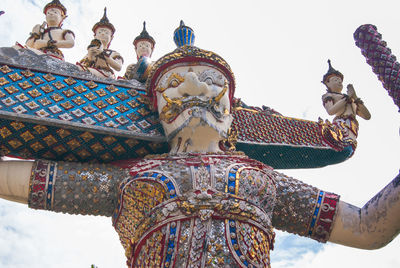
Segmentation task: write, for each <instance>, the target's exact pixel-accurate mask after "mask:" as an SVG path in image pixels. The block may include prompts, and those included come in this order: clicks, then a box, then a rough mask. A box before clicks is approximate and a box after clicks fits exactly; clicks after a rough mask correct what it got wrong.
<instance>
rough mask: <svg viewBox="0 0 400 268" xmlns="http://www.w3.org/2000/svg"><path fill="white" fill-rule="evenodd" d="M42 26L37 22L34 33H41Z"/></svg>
mask: <svg viewBox="0 0 400 268" xmlns="http://www.w3.org/2000/svg"><path fill="white" fill-rule="evenodd" d="M40 27H41V26H40V24H36V25H35V26H33V28H32V33H37V34H40Z"/></svg>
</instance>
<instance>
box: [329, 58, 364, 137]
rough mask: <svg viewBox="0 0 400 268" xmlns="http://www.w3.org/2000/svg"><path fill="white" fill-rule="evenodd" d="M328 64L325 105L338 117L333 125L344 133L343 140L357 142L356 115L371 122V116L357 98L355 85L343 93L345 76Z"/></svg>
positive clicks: (330, 112)
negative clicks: (347, 139)
mask: <svg viewBox="0 0 400 268" xmlns="http://www.w3.org/2000/svg"><path fill="white" fill-rule="evenodd" d="M328 64H329V70H328V72H327V73H326V74H325V75H324V77H323V80H322V83H323V84H325V85H326V87H327V93H325V94H324V95H322V102H323V105H324V107H325V109H326V111H327V112H328V114H329V115H336V116H335V118H334V119H333V124H334V125H336V126H337V127H338V128H339V129H340V130H341V131H342V134H343V138H349V139H351V140H356V138H357V133H358V122H357V119H356V115H358V116H360V117H362V118H364V119H365V120H369V119H370V118H371V114H370V113H369V111H368V109H367V107H365V105H364V103H363V101H362V100H361V99H360V98H358V97H357V95H356V92H355V90H354V87H353V85H351V84H349V85H347V94H343V93H342V89H343V74H342V73H340V72H339V71H337V70H335V69H334V68H332V65H331V61H330V60H328Z"/></svg>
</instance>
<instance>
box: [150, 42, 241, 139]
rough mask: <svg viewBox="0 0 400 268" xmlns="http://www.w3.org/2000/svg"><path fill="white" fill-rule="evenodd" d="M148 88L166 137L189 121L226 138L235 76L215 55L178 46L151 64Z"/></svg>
mask: <svg viewBox="0 0 400 268" xmlns="http://www.w3.org/2000/svg"><path fill="white" fill-rule="evenodd" d="M147 90H148V96H149V97H150V100H151V103H152V106H153V108H154V109H155V110H157V111H158V113H159V117H160V121H161V124H162V126H163V128H164V130H165V134H166V136H167V139H168V140H170V139H172V138H173V137H174V136H175V135H176V134H177V133H178V132H180V131H181V130H182V129H183V128H185V127H187V126H191V124H197V125H201V126H203V127H205V128H212V129H213V130H215V131H216V132H217V133H218V135H219V136H221V137H224V138H226V136H227V132H228V129H229V127H230V124H231V121H232V118H231V113H230V112H231V101H232V98H233V94H234V90H235V79H234V76H233V73H232V71H231V69H230V67H229V65H228V64H227V63H226V61H225V60H224V59H223V58H221V57H220V56H218V55H217V54H215V53H213V52H211V51H206V50H202V49H199V48H197V47H194V46H188V45H184V46H182V47H179V48H178V49H176V50H175V51H173V52H171V53H169V54H167V55H165V56H164V57H162V58H160V59H159V60H158V61H156V62H155V63H154V65H153V67H152V69H151V72H150V75H149V78H148V80H147Z"/></svg>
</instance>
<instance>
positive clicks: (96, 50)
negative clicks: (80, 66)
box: [88, 47, 103, 60]
mask: <svg viewBox="0 0 400 268" xmlns="http://www.w3.org/2000/svg"><path fill="white" fill-rule="evenodd" d="M101 52H103V50H102V49H101V48H99V47H90V48H88V58H89V59H90V60H93V59H94V58H95V57H96V56H97V55H100V54H101Z"/></svg>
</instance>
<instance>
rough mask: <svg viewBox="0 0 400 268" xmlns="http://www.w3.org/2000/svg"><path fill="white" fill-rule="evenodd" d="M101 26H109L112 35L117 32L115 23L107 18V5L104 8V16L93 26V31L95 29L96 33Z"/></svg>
mask: <svg viewBox="0 0 400 268" xmlns="http://www.w3.org/2000/svg"><path fill="white" fill-rule="evenodd" d="M99 27H107V28H109V29H110V30H111V32H112V34H111V35H114V33H115V27H114V25H112V23H111V22H110V21H109V20H108V18H107V8H106V7H105V8H104V15H103V17H102V18H101V19H100V21H99V22H97V23H96V24H95V25H94V26H93V28H92V31H93V32H94V33H96V30H97V28H99Z"/></svg>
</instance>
